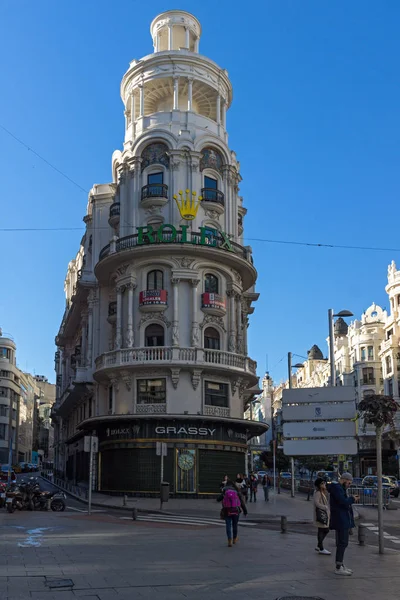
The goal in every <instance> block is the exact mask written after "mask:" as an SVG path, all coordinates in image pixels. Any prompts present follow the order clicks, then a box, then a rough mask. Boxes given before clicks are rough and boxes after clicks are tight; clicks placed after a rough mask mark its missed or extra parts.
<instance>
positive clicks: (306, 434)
mask: <svg viewBox="0 0 400 600" xmlns="http://www.w3.org/2000/svg"><path fill="white" fill-rule="evenodd" d="M355 435H356V424H355V423H354V421H303V422H302V423H284V424H283V436H284V437H285V438H294V437H295V438H299V437H302V438H320V437H354V436H355Z"/></svg>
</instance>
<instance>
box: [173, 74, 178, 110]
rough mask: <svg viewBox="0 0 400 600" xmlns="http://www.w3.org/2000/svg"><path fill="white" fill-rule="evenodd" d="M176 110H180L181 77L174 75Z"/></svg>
mask: <svg viewBox="0 0 400 600" xmlns="http://www.w3.org/2000/svg"><path fill="white" fill-rule="evenodd" d="M174 110H179V77H178V75H174Z"/></svg>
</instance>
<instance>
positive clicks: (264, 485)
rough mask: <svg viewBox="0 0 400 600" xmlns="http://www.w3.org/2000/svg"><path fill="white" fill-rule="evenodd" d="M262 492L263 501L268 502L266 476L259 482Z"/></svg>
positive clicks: (267, 481) (267, 480)
mask: <svg viewBox="0 0 400 600" xmlns="http://www.w3.org/2000/svg"><path fill="white" fill-rule="evenodd" d="M261 485H262V488H263V491H264V500H265V502H269V479H268V475H264V477H263V478H262V482H261Z"/></svg>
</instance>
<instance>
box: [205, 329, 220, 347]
mask: <svg viewBox="0 0 400 600" xmlns="http://www.w3.org/2000/svg"><path fill="white" fill-rule="evenodd" d="M204 348H207V349H208V350H220V349H221V342H220V336H219V332H218V331H217V330H216V329H214V327H207V329H206V330H205V332H204Z"/></svg>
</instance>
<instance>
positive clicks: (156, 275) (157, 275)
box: [146, 270, 164, 290]
mask: <svg viewBox="0 0 400 600" xmlns="http://www.w3.org/2000/svg"><path fill="white" fill-rule="evenodd" d="M146 289H147V290H163V289H164V273H163V272H162V271H160V270H155V271H150V272H149V273H147V288H146Z"/></svg>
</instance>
